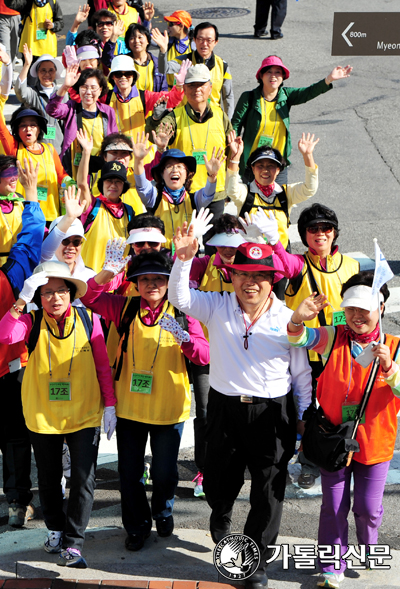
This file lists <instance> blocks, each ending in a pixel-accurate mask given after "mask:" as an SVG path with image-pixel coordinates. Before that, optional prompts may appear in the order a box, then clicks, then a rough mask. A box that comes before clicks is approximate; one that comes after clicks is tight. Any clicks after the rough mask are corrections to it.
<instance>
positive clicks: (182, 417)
mask: <svg viewBox="0 0 400 589" xmlns="http://www.w3.org/2000/svg"><path fill="white" fill-rule="evenodd" d="M130 300H131V298H127V303H126V305H125V309H124V312H125V310H126V309H127V307H128V305H129V302H130ZM164 312H167V313H169V314H170V315H172V316H173V317H174V316H175V312H174V308H173V306H172V305H170V304H169V303H168V302H167V301H166V302H165V303H164V307H163V311H162V312H161V314H160V316H159V318H160V319H161V317H162V315H163V313H164ZM145 314H146V310H145V309H140V310H139V313H138V314H137V315H136V317H135V319H134V320H133V321H132V323H131V324H130V327H129V337H128V346H127V351H126V353H125V354H124V360H123V365H122V370H121V374H120V377H119V380H118V381H115V382H114V385H115V394H116V397H117V415H118V417H123V418H124V419H132V420H134V421H140V422H141V423H151V424H155V425H169V424H172V423H180V422H182V421H186V420H187V419H188V418H189V415H190V401H191V395H190V384H189V378H188V374H187V370H186V363H185V356H184V354H183V352H182V350H181V348H180V346H178V344H177V343H176V342H175V339H174V336H173V335H172V334H171V333H169V332H168V331H165V330H164V329H161V328H160V327H159V326H158V321H157V323H156V324H155V325H152V326H150V325H145V324H144V323H143V322H142V320H141V317H143V316H144V315H145ZM122 317H123V315H122ZM122 317H121V319H122ZM132 332H133V337H132ZM158 343H159V347H158V352H157V355H156V350H157V346H158ZM132 345H133V349H134V352H135V354H134V355H135V364H133V349H132ZM118 352H119V353H121V350H119V351H118ZM155 355H156V360H155V363H154V366H153V384H152V389H151V394H143V393H135V392H134V393H132V392H130V384H131V377H132V373H133V372H140V371H150V369H151V366H152V364H153V361H154V357H155ZM117 364H118V359H117Z"/></svg>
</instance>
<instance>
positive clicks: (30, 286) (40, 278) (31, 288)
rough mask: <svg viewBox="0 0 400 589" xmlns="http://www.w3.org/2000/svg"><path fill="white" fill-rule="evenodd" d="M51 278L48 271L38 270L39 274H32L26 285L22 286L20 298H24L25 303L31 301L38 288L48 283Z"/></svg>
mask: <svg viewBox="0 0 400 589" xmlns="http://www.w3.org/2000/svg"><path fill="white" fill-rule="evenodd" d="M48 281H49V279H48V278H47V275H46V272H45V271H43V272H38V273H37V274H32V276H30V277H29V278H27V279H26V280H25V282H24V286H23V287H22V290H21V292H20V293H19V298H20V299H23V300H24V301H25V303H30V302H31V300H32V299H33V296H34V294H35V292H36V290H37V289H38V288H39V287H40V286H43V285H44V284H47V283H48Z"/></svg>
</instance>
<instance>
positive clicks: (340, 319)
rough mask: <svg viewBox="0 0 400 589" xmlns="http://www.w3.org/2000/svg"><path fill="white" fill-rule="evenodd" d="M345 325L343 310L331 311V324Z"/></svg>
mask: <svg viewBox="0 0 400 589" xmlns="http://www.w3.org/2000/svg"><path fill="white" fill-rule="evenodd" d="M337 325H346V314H345V312H344V311H334V312H333V326H334V327H336V326H337Z"/></svg>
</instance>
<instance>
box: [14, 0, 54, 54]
mask: <svg viewBox="0 0 400 589" xmlns="http://www.w3.org/2000/svg"><path fill="white" fill-rule="evenodd" d="M56 1H57V0H54V3H56ZM46 18H47V19H49V20H51V21H53V11H52V9H51V6H50V3H49V2H47V4H46V5H45V6H37V5H36V4H35V2H33V4H32V8H31V12H30V14H29V16H27V17H26V18H25V20H24V25H23V29H22V33H21V41H20V43H19V51H20V52H21V53H23V50H24V44H25V43H26V44H27V45H28V47H29V48H30V49H31V50H32V54H33V55H38V56H40V55H43V54H44V53H48V54H49V55H51V56H52V57H57V35H56V33H54V32H53V31H51V30H48V31H47V32H46V36H45V38H44V39H38V38H37V37H38V36H41V35H42V34H43V33H42V31H45V28H44V21H45V20H46Z"/></svg>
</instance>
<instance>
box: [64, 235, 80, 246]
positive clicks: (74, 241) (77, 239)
mask: <svg viewBox="0 0 400 589" xmlns="http://www.w3.org/2000/svg"><path fill="white" fill-rule="evenodd" d="M61 243H62V244H63V245H65V246H67V245H69V244H70V243H72V245H73V246H74V247H79V246H80V245H82V243H83V239H82V238H81V237H75V239H68V238H66V239H63V240H62V242H61Z"/></svg>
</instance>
